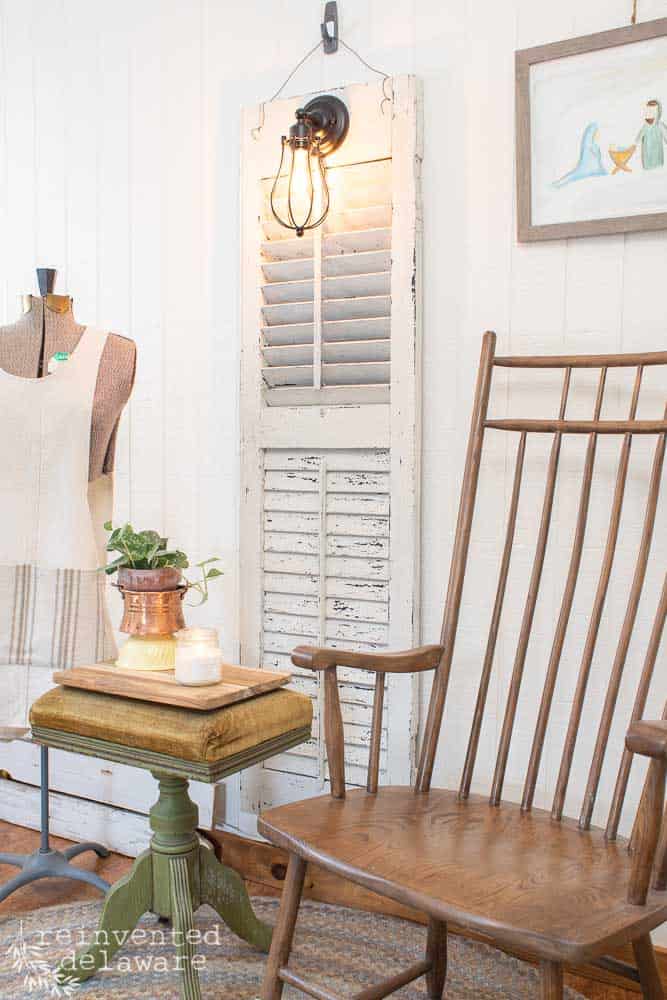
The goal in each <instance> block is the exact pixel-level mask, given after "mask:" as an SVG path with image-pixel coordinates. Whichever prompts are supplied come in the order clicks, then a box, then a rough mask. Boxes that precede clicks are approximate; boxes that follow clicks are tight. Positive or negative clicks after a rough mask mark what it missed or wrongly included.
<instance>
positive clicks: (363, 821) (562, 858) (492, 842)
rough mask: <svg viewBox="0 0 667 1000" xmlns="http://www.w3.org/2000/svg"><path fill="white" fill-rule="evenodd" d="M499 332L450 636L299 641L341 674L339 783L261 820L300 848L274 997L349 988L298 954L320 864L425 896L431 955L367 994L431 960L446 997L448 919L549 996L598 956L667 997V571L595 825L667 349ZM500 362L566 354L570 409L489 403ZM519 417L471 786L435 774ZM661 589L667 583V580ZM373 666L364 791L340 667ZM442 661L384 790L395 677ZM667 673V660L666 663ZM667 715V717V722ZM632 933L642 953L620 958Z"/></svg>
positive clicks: (467, 488) (277, 938)
mask: <svg viewBox="0 0 667 1000" xmlns="http://www.w3.org/2000/svg"><path fill="white" fill-rule="evenodd" d="M495 339H496V338H495V335H494V334H493V333H487V334H486V335H485V337H484V341H483V348H482V356H481V362H480V369H479V375H478V381H477V389H476V396H475V402H474V409H473V417H472V427H471V433H470V439H469V443H468V451H467V458H466V466H465V474H464V479H463V488H462V495H461V504H460V509H459V516H458V525H457V531H456V540H455V545H454V552H453V559H452V565H451V571H450V579H449V588H448V592H447V600H446V606H445V612H444V622H443V627H442V637H441V643H442V644H441V645H439V646H425V647H423V648H421V649H416V650H413V651H411V652H405V653H396V654H393V655H389V654H385V653H378V654H372V653H362V652H346V651H343V650H340V649H326V648H315V647H307V646H304V647H299V648H297V649H296V650H295V651H294V653H293V656H292V659H293V662H294V663H295V664H296V665H298V666H300V667H308V668H310V669H312V670H314V671H321V672H322V674H323V681H324V689H325V696H326V698H325V713H324V731H325V739H326V747H327V754H328V761H329V768H330V778H331V796H328V795H327V796H324V797H320V798H316V799H309V800H307V801H304V802H297V803H293V804H290V805H286V806H282V807H279V808H275V809H272V810H270V811H269V812H266V813H264V814H263V815H262V816H261V817H260V822H259V829H260V832H261V833H262V834H263V835H264V836H265V837H266V838H267V839H268V840H270V841H271V842H272V843H273V844H275V845H276V846H278V847H280V848H283V849H284V850H286V851H287V852H289V865H288V870H287V877H286V881H285V886H284V892H283V898H282V903H281V909H280V916H279V920H278V924H277V927H276V930H275V933H274V937H273V944H272V947H271V953H270V956H269V961H268V966H267V969H266V976H265V979H264V985H263V992H262V998H263V1000H279V998H280V997H281V996H282V991H283V986H284V984H289V985H290V986H292V987H295V988H297V989H298V990H300V991H301V992H303V993H305V994H307V995H308V996H311V997H315V998H318V1000H340V998H339V997H337V996H336V995H335V994H333V993H331V992H330V991H329V990H327V989H324V988H322V987H320V986H317V985H314V984H312V983H310V982H307V981H306V980H305V979H303V977H302V976H301V975H299V974H298V973H297V972H295V971H293V970H291V969H290V968H289V967H288V960H289V956H290V951H291V945H292V937H293V932H294V926H295V922H296V918H297V912H298V909H299V903H300V899H301V893H302V888H303V884H304V876H305V872H306V866H307V864H308V862H313V863H315V864H317V865H319V866H321V867H324V868H325V869H327V870H328V871H331V872H334V873H336V874H338V875H340V876H342V877H343V878H345V879H349V880H351V881H352V882H355V883H357V884H359V885H361V886H364V887H366V888H367V889H370V890H372V891H373V892H376V893H380V894H381V895H383V896H385V897H388V898H390V899H392V900H395V901H397V902H399V903H403V904H406V905H408V906H411V907H414V908H415V909H417V910H419V911H421V912H423V913H424V914H425V915H427V917H428V934H427V941H426V954H425V958H424V959H423V961H420V962H417V963H416V964H415V965H413V966H412V967H411V968H409V969H407V970H406V971H405V972H404V973H401V974H399V975H395V976H393V977H392V978H391V979H388V980H385V982H383V983H382V984H380V985H378V986H376V987H371V988H367V989H364V990H362V991H361V992H358V993H356V994H355V997H354V1000H380V998H382V997H386V996H388V995H389V994H391V993H393V992H394V991H396V990H398V989H400V987H402V986H404V985H406V984H407V983H409V982H411V981H413V980H414V979H417V978H418V977H420V976H422V975H425V976H426V981H427V987H428V996H429V997H431V998H434V1000H435V998H440V997H441V996H442V994H443V989H444V985H445V978H446V974H447V922H448V921H451V922H452V923H454V924H456V925H457V926H458V927H461V928H464V929H467V930H469V931H472V932H477V933H479V934H482V935H484V936H485V937H486V938H487V939H492V940H493V941H494V942H496V943H497V944H498V945H499V946H500V947H505V948H507V949H508V950H510V951H511V950H513V949H514V950H518V951H520V952H521V953H525V954H528V955H530V956H532V957H534V959H535V960H536V961H537V963H538V964H539V966H540V976H541V997H542V1000H556V998H561V997H562V996H563V964H564V963H572V964H582V963H593V964H597V965H598V966H600V967H602V968H604V969H606V970H607V971H612V972H615V973H618V974H620V975H623V976H627V977H628V978H630V979H634V980H635V981H639V982H640V983H641V988H642V991H643V995H644V997H649V998H651V1000H664V996H665V994H664V992H663V988H662V985H661V982H660V977H659V974H658V969H657V965H656V960H655V955H654V952H653V946H652V944H651V939H650V931H651V930H652V929H654V928H655V927H657V926H658V925H659V924H661V923H662V922H663V921H664V920H666V919H667V892H665V888H666V887H667V823H666V824H665V828H666V830H665V832H663V833H662V836H661V826H662V816H663V805H664V795H665V774H666V770H667V721H656V722H650V721H643V720H642V716H643V714H644V710H645V705H646V700H647V696H648V691H649V685H650V683H651V679H652V676H653V672H654V667H655V664H656V659H657V655H658V649H659V646H660V641H661V636H662V631H663V626H664V622H665V612H666V610H667V579H666V580H665V583H664V585H663V588H662V593H661V595H660V596H659V603H658V612H657V616H656V618H655V622H654V624H653V628H652V632H651V635H650V639H649V642H648V649H647V651H646V655H645V660H644V664H643V669H642V671H641V676H640V680H639V686H638V689H637V693H636V697H635V701H634V708H633V711H632V719H631V724H630V728H629V730H628V733H627V738H626V748H625V750H624V752H623V756H622V760H621V763H620V768H619V771H618V777H617V781H616V787H615V792H614V796H613V801H612V804H611V809H610V813H609V817H608V821H607V825H606V829H605V830H602V829H596V828H593V827H592V826H591V818H592V813H593V809H594V805H595V800H596V795H597V791H598V786H599V782H600V776H601V772H602V767H603V763H604V758H605V755H606V751H607V743H608V739H609V734H610V728H611V725H612V721H613V717H614V712H615V708H616V703H617V700H618V695H619V690H620V685H621V680H622V675H623V671H624V666H625V662H626V658H627V653H628V646H629V644H630V639H631V635H632V632H633V629H634V626H635V620H636V617H637V610H638V604H639V599H640V596H641V592H642V589H643V585H644V580H645V576H646V569H647V562H648V557H649V551H650V547H651V540H652V536H653V532H654V527H655V520H656V509H657V502H658V492H659V488H660V481H661V476H662V470H663V460H664V455H665V432H666V430H667V421H666V419H665V417H666V416H667V414H664V415H663V418H662V419H656V420H638V419H637V403H638V398H639V393H640V388H641V384H642V373H643V371H644V369H645V368H646V367H647V366H649V365H667V352H660V353H654V354H636V355H609V356H596V357H579V356H571V357H504V358H503V357H495ZM495 366H506V367H520V368H526V369H536V368H556V369H563V372H564V382H563V389H562V396H561V404H560V413H559V416H558V419H555V420H518V419H506V420H495V419H489V418H488V416H487V409H488V401H489V392H490V385H491V379H492V374H493V369H494V367H495ZM617 367H633V368H636V376H635V379H634V389H633V393H632V401H631V404H630V412H629V415H628V419H627V420H602V419H600V414H601V409H602V400H603V395H604V388H605V379H606V375H607V370H608V369H609V368H617ZM578 368H594V369H600V378H599V384H598V390H597V399H596V403H595V412H594V415H593V419H592V420H570V419H566V416H565V412H566V403H567V397H568V392H569V386H570V376H571V373H572V371H573V370H575V369H578ZM489 428H495V429H497V430H502V431H509V432H515V433H517V434H518V435H519V437H518V449H517V457H516V471H515V476H514V487H513V492H512V497H511V502H510V507H509V514H508V519H507V526H506V536H505V542H504V549H503V554H502V559H501V563H500V577H499V582H498V586H497V591H496V597H495V605H494V608H493V614H492V618H491V625H490V631H489V635H488V641H487V645H486V653H485V656H484V660H483V665H482V671H481V681H480V689H479V694H478V697H477V703H476V707H475V711H474V716H473V722H472V731H471V734H470V740H469V744H468V751H467V757H466V760H465V765H464V768H463V774H462V778H461V784H460V787H459V789H458V791H444V790H439V789H432V788H431V777H432V774H433V767H434V761H435V755H436V748H437V743H438V736H439V731H440V728H441V722H442V717H443V710H444V706H445V697H446V694H447V687H448V680H449V675H450V668H451V666H452V659H453V656H454V647H455V638H456V632H457V625H458V619H459V609H460V604H461V594H462V589H463V582H464V575H465V570H466V561H467V556H468V549H469V543H470V534H471V526H472V520H473V510H474V505H475V495H476V491H477V482H478V476H479V469H480V461H481V455H482V443H483V439H484V434H485V431H486V430H487V429H489ZM533 433H543V434H549V435H553V443H552V446H551V452H550V459H549V464H548V469H547V474H546V490H545V496H544V501H543V507H542V514H541V521H540V527H539V533H538V536H537V543H536V551H535V556H534V562H533V566H532V575H531V578H530V585H529V587H528V592H527V596H526V600H525V607H524V611H523V618H522V624H521V629H520V633H519V639H518V645H517V650H516V655H515V660H514V667H513V671H512V675H511V680H510V684H509V693H508V697H507V704H506V708H505V715H504V720H503V725H502V730H501V735H500V741H499V748H498V755H497V761H496V766H495V774H494V777H493V782H492V787H491V792H490V797H489V798H486V797H481V796H476V795H472V794H470V786H471V780H472V775H473V769H474V766H475V760H476V756H477V750H478V744H479V741H480V731H481V727H482V720H483V715H484V709H485V703H486V700H487V693H488V690H489V682H490V679H491V671H492V665H493V660H494V653H495V648H496V640H497V636H498V629H499V623H500V617H501V613H502V608H503V601H504V597H505V589H506V583H507V578H508V571H509V566H510V560H511V555H512V548H513V543H514V535H515V527H516V520H517V508H518V504H519V494H520V489H521V479H522V473H523V464H524V454H525V451H526V440H527V437H528V435H529V434H533ZM565 434H585V435H587V439H588V444H587V451H586V458H585V465H584V470H583V477H582V483H581V491H580V496H579V503H578V513H577V520H576V528H575V530H574V538H573V544H572V551H571V554H570V562H569V569H568V573H567V578H566V582H565V587H564V591H563V596H562V601H561V606H560V615H559V617H558V621H557V624H556V628H555V633H554V638H553V645H552V649H551V655H550V658H549V662H548V667H547V671H546V680H545V685H544V690H543V693H542V697H541V703H540V706H539V712H538V714H537V722H536V728H535V735H534V738H533V743H532V750H531V754H530V759H529V763H528V768H527V774H526V779H525V785H524V789H523V801H522V803H521V805H514V804H511V803H508V802H503V801H502V793H503V783H504V778H505V771H506V767H507V761H508V754H509V750H510V741H511V737H512V732H513V729H514V726H515V720H516V715H517V705H518V699H519V691H520V687H521V681H522V676H523V673H524V666H525V661H526V653H527V649H528V641H529V637H530V634H531V628H532V624H533V617H534V612H535V606H536V602H537V598H538V592H539V588H540V580H541V577H542V570H543V565H544V559H545V551H546V547H547V541H548V536H549V529H550V522H551V514H552V507H553V499H554V490H555V485H556V478H557V473H558V465H559V458H560V451H561V442H562V437H563V435H565ZM600 434H616V435H619V436H620V438H621V439H622V441H621V443H620V457H619V464H618V471H617V475H616V486H615V491H614V495H613V498H612V499H611V512H610V516H609V526H608V534H607V542H606V548H605V550H604V555H603V559H602V563H601V570H600V575H599V579H598V583H597V590H596V593H595V598H594V601H593V607H592V611H591V614H590V621H589V624H588V633H587V637H586V641H585V645H584V650H583V655H582V659H581V665H580V668H579V674H578V679H577V684H576V691H575V694H574V698H573V701H572V708H571V714H570V719H569V726H568V729H567V734H566V737H565V745H564V750H563V754H562V759H561V764H560V773H559V776H558V780H557V783H556V790H555V797H554V800H553V806H552V809H551V811H550V812H547V811H543V810H538V809H533V808H532V806H533V799H534V795H535V788H536V782H537V779H538V772H539V769H540V762H541V757H542V750H543V745H544V739H545V733H546V730H547V725H548V721H549V717H550V712H551V708H552V701H553V698H554V691H555V687H556V681H557V674H558V669H559V663H560V659H561V653H562V651H563V644H564V641H565V636H566V632H567V628H568V621H569V617H570V612H571V610H572V604H573V599H574V592H575V587H576V583H577V577H578V573H579V567H580V562H581V557H582V548H583V542H584V536H585V533H586V523H587V516H588V506H589V498H590V493H591V481H592V477H593V471H594V465H595V453H596V445H597V440H598V435H600ZM636 434H648V435H654V436H655V438H656V445H655V451H654V455H653V465H652V470H651V473H650V479H649V483H648V499H647V502H646V510H645V514H644V522H643V530H642V535H641V543H640V546H639V552H638V555H637V557H636V562H635V563H634V565H633V577H632V585H631V587H630V591H629V599H628V604H627V608H626V610H625V615H624V618H623V621H622V624H621V627H620V638H619V640H618V646H617V648H616V654H615V657H614V660H613V664H612V668H611V674H610V679H609V685H608V689H607V692H606V697H605V700H604V705H603V708H602V713H601V719H600V723H599V730H598V733H597V741H596V744H595V750H594V754H593V759H592V763H591V766H590V772H589V775H588V782H587V787H586V792H585V795H584V801H583V805H582V808H581V813H580V816H579V819H578V821H572V820H568V819H565V818H563V810H564V803H565V796H566V791H567V787H568V782H569V778H570V771H571V767H572V760H573V754H574V750H575V744H576V741H577V734H578V730H579V726H580V722H581V719H582V711H583V708H584V699H585V695H586V689H587V686H588V680H589V676H590V673H591V664H592V661H593V655H594V652H595V647H596V641H597V637H598V632H599V629H600V623H601V618H602V612H603V607H604V604H605V598H606V595H607V590H608V587H609V582H610V576H611V573H612V568H613V563H614V556H615V550H616V543H617V539H618V533H619V524H620V519H621V509H622V505H623V496H624V491H625V483H626V478H627V473H628V463H629V458H630V451H631V448H632V441H633V437H634V436H635V435H636ZM661 530H663V531H664V525H663V526H662V529H661ZM656 597H658V595H656ZM338 666H345V667H352V668H362V669H364V670H370V671H373V672H374V673H375V674H376V686H375V703H374V709H373V729H372V736H371V746H370V763H369V770H368V784H367V788H366V789H354V790H352V791H347V793H346V788H345V775H344V763H343V721H342V716H341V708H340V702H339V695H338V686H337V676H336V668H337V667H338ZM422 670H435V677H434V683H433V688H432V693H431V700H430V706H429V711H428V718H427V722H426V726H425V731H424V737H423V745H422V747H421V755H420V760H419V767H418V771H417V776H416V783H415V787H414V788H404V787H384V786H383V787H380V788H378V770H379V754H380V733H381V727H382V702H383V695H384V685H385V674H387V673H390V672H394V671H399V672H408V671H422ZM662 673H663V674H664V665H663V671H662ZM664 718H665V717H664V716H663V719H664ZM634 754H641V755H643V756H645V757H648V758H650V766H649V770H648V776H647V779H646V783H645V786H644V792H643V796H642V800H641V803H640V806H639V810H638V813H637V818H636V821H635V827H634V831H633V834H632V837H631V839H630V841H627V840H623V839H621V838H619V837H618V836H617V830H618V825H619V821H620V817H621V810H622V808H623V804H624V800H625V794H626V790H627V786H628V779H629V776H630V768H631V763H632V757H633V755H634ZM624 944H631V945H632V948H633V951H634V956H635V959H636V963H637V969H635V968H634V966H632V965H630V964H628V963H625V962H622V961H620V960H619V959H617V958H614V957H611V956H610V952H613V951H614V950H615V949H617V948H618V947H619V946H621V945H624Z"/></svg>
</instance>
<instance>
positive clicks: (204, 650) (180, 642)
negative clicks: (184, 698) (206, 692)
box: [175, 628, 222, 687]
mask: <svg viewBox="0 0 667 1000" xmlns="http://www.w3.org/2000/svg"><path fill="white" fill-rule="evenodd" d="M175 670H176V680H177V681H178V683H179V684H188V685H190V686H191V687H202V686H203V685H205V684H217V683H218V681H220V680H221V679H222V650H221V649H220V644H219V642H218V632H217V630H216V629H214V628H182V629H181V630H180V631H179V632H177V633H176V666H175Z"/></svg>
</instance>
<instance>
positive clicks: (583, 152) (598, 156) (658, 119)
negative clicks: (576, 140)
mask: <svg viewBox="0 0 667 1000" xmlns="http://www.w3.org/2000/svg"><path fill="white" fill-rule="evenodd" d="M643 119H644V120H643V122H642V125H641V128H640V129H639V132H638V133H637V137H636V139H635V141H634V143H633V144H632V145H630V146H609V150H608V152H609V158H610V160H611V164H610V169H607V167H606V166H605V163H604V160H603V154H602V150H601V148H600V145H599V143H598V139H599V127H598V123H597V122H590V123H589V124H588V125H587V126H586V128H585V129H584V133H583V135H582V137H581V142H580V146H579V160H578V162H577V164H576V166H575V167H574V168H573V169H572V170H569V171H568V172H567V173H566V174H564V175H563V176H562V177H559V178H558V180H556V181H554V182H553V185H552V186H553V187H554V188H562V187H565V186H566V185H568V184H571V183H573V182H574V181H580V180H584V179H585V178H587V177H606V176H610V175H611V176H613V175H614V174H618V173H622V172H625V173H632V170H633V167H632V166H631V165H630V164H631V161H632V160H633V157H634V155H635V153H636V152H637V150H639V151H640V160H641V169H643V170H655V169H657V168H659V167H664V165H665V146H667V125H665V123H664V121H663V120H662V103H661V102H660V101H659V100H658V99H657V98H651V100H648V101H647V102H646V104H645V106H644V109H643Z"/></svg>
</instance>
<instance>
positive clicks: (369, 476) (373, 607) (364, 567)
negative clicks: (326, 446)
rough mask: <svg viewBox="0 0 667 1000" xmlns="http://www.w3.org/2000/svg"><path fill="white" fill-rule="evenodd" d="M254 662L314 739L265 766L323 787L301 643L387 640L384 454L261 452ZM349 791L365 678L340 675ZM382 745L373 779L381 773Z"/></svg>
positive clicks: (363, 747)
mask: <svg viewBox="0 0 667 1000" xmlns="http://www.w3.org/2000/svg"><path fill="white" fill-rule="evenodd" d="M264 462H265V473H264V475H265V482H264V575H263V576H264V616H263V647H264V648H263V665H264V666H265V667H266V668H268V669H270V670H291V671H292V672H293V674H294V677H293V681H292V687H294V688H295V690H298V691H302V692H303V693H304V694H307V695H309V696H310V697H311V698H312V699H313V702H314V709H315V722H314V727H313V739H312V740H311V741H310V743H307V744H304V745H301V746H299V747H297V748H296V749H295V750H292V751H289V752H288V753H285V754H281V755H279V756H278V757H275V758H273V759H272V760H270V761H269V762H268V763H267V764H266V765H265V766H266V767H267V768H268V769H269V770H276V771H281V772H286V773H290V774H295V775H302V776H304V777H307V778H315V779H318V781H323V780H326V779H327V778H328V770H327V767H326V763H325V756H324V747H323V741H322V739H321V738H320V736H321V733H320V707H321V691H320V686H319V677H318V676H316V675H313V673H312V672H311V671H307V670H300V669H298V668H296V667H294V666H293V664H292V662H291V660H290V654H291V652H292V650H293V649H294V647H295V646H297V645H299V644H300V643H310V644H316V645H325V644H326V645H328V646H333V647H334V648H335V647H344V648H346V649H363V650H377V649H383V648H385V647H386V646H387V645H388V642H389V636H388V628H389V577H390V563H389V531H390V510H389V452H388V451H386V450H377V451H375V450H373V451H370V450H369V451H364V450H358V451H324V452H321V453H319V454H317V453H313V452H307V453H306V452H292V451H281V450H272V451H267V452H265V456H264ZM339 678H340V693H341V703H342V712H343V721H344V725H345V762H346V775H347V781H348V783H349V784H353V785H359V784H365V781H366V768H367V766H368V748H369V743H370V731H371V714H372V700H373V686H374V683H375V678H374V676H372V675H370V674H366V673H360V672H359V671H350V670H345V669H344V668H341V669H339ZM385 742H386V734H383V752H382V754H381V761H380V770H381V774H383V773H384V770H385V764H386V761H385V752H384V750H385Z"/></svg>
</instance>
